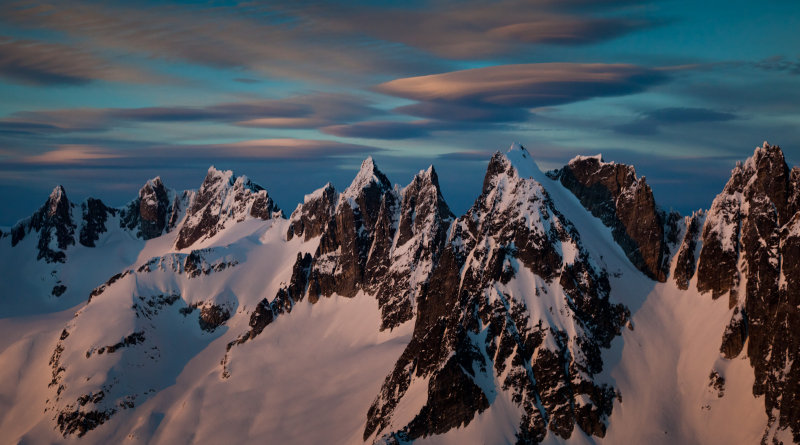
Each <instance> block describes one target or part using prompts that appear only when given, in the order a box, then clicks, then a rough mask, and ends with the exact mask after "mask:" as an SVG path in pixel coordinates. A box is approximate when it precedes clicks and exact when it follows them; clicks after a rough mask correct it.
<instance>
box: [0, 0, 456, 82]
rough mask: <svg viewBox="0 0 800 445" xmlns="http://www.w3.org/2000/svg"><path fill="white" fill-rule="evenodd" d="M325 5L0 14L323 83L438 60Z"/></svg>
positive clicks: (101, 41) (107, 49)
mask: <svg viewBox="0 0 800 445" xmlns="http://www.w3.org/2000/svg"><path fill="white" fill-rule="evenodd" d="M324 9H325V8H324V7H322V8H320V7H317V6H315V5H298V4H295V3H293V2H286V3H282V2H272V3H269V4H265V5H258V4H242V5H196V4H195V5H192V4H179V5H175V4H171V5H170V4H158V5H154V4H152V3H148V4H146V5H142V4H140V2H136V1H131V2H116V3H112V2H104V3H96V2H88V1H72V2H58V3H37V2H33V3H27V4H12V3H8V2H6V3H4V4H0V21H3V22H5V23H7V24H10V25H12V26H14V27H20V28H32V29H36V30H44V31H47V32H50V33H53V32H55V33H60V34H62V35H63V36H64V40H65V41H66V42H68V43H69V44H73V45H76V47H77V48H80V50H84V51H87V50H90V51H92V52H95V53H101V52H102V53H111V54H115V55H120V56H126V57H127V56H136V57H142V56H143V57H148V58H155V59H161V60H166V61H169V62H188V63H192V64H197V65H203V66H209V67H214V68H223V69H245V70H249V71H252V72H256V73H260V74H265V75H268V76H277V77H289V78H292V79H306V80H315V81H323V82H328V83H332V82H334V81H349V82H357V79H358V78H359V77H361V76H363V75H365V74H373V73H384V74H386V73H397V72H401V73H409V74H410V73H412V72H419V71H424V70H426V69H437V68H442V64H440V63H439V62H437V61H436V60H435V59H434V58H432V57H428V56H425V55H424V54H422V53H420V52H419V51H415V50H412V49H410V48H407V47H406V48H402V47H397V45H394V44H392V43H390V42H386V41H382V40H379V39H375V38H372V37H370V36H368V35H366V34H365V33H363V32H362V31H361V30H358V29H352V30H333V29H331V27H330V26H327V24H326V23H327V18H326V11H325V10H324ZM241 77H243V76H241ZM361 78H362V80H363V77H361Z"/></svg>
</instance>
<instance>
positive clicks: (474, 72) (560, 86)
mask: <svg viewBox="0 0 800 445" xmlns="http://www.w3.org/2000/svg"><path fill="white" fill-rule="evenodd" d="M666 80H667V77H666V75H665V74H663V73H661V72H659V71H657V70H653V69H649V68H643V67H638V66H634V65H624V64H580V63H533V64H523V65H498V66H492V67H487V68H476V69H470V70H463V71H453V72H448V73H443V74H434V75H428V76H418V77H407V78H401V79H395V80H392V81H389V82H386V83H382V84H380V85H377V86H376V87H375V88H374V89H375V91H377V92H380V93H383V94H388V95H392V96H397V97H402V98H405V99H410V100H415V101H417V103H415V104H411V105H406V106H402V107H399V108H396V109H395V111H397V112H402V113H406V114H410V115H413V116H417V117H425V118H428V119H438V120H443V121H456V122H487V123H493V122H520V121H525V120H528V119H529V118H530V117H531V113H530V111H529V110H530V109H532V108H537V107H547V106H553V105H563V104H568V103H572V102H579V101H582V100H587V99H591V98H595V97H607V96H622V95H627V94H634V93H638V92H641V91H644V90H646V89H647V88H649V87H651V86H653V85H656V84H659V83H661V82H664V81H666Z"/></svg>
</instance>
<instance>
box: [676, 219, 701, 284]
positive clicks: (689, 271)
mask: <svg viewBox="0 0 800 445" xmlns="http://www.w3.org/2000/svg"><path fill="white" fill-rule="evenodd" d="M704 222H705V212H702V211H700V212H695V213H694V214H692V216H687V217H686V218H685V219H684V225H685V227H686V233H685V234H684V236H683V241H682V242H681V245H680V247H679V248H678V253H677V258H676V259H675V270H674V271H673V273H672V277H673V279H674V280H675V284H677V285H678V288H680V289H683V290H686V289H689V281H691V279H692V277H694V271H695V269H696V268H697V256H698V252H699V251H698V248H699V247H700V244H701V242H700V241H701V240H700V229H701V228H702V227H703V223H704Z"/></svg>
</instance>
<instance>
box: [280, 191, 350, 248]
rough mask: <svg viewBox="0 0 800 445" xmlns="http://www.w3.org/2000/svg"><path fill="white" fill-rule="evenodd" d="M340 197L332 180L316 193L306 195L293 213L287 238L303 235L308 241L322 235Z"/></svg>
mask: <svg viewBox="0 0 800 445" xmlns="http://www.w3.org/2000/svg"><path fill="white" fill-rule="evenodd" d="M338 199H339V195H338V194H337V193H336V189H334V188H333V185H331V183H330V182H329V183H327V184H325V187H323V188H321V189H319V190H317V191H315V192H314V193H312V194H310V195H306V196H305V199H304V200H303V204H300V205H298V206H297V209H295V211H294V212H293V213H292V216H291V223H290V224H289V230H288V231H287V233H286V239H289V240H291V239H292V238H293V237H295V236H303V237H304V239H305V240H306V241H307V240H309V239H311V238H315V237H318V236H320V235H322V231H323V230H324V229H325V227H327V225H328V222H329V221H330V220H331V217H333V214H334V212H335V211H336V202H337V200H338Z"/></svg>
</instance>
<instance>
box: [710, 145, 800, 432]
mask: <svg viewBox="0 0 800 445" xmlns="http://www.w3.org/2000/svg"><path fill="white" fill-rule="evenodd" d="M799 176H800V172H798V169H797V167H795V168H794V169H792V170H789V167H788V166H787V165H786V161H785V160H784V156H783V152H782V151H781V149H780V147H778V146H776V145H770V144H768V143H767V142H764V144H763V145H762V146H760V147H757V148H756V149H755V151H754V152H753V155H752V156H751V157H750V158H748V159H747V161H745V162H744V163H739V164H737V166H736V168H734V169H733V171H732V172H731V177H730V179H729V180H728V183H727V184H726V185H725V188H724V190H723V191H722V193H720V194H719V195H718V196H717V197H716V198H715V199H714V203H713V204H712V206H711V209H710V210H709V212H708V216H707V218H706V221H705V224H704V226H703V234H702V243H703V247H702V249H701V251H700V258H699V260H698V266H697V289H698V290H699V291H700V292H703V293H711V297H712V298H719V297H721V296H723V295H725V294H726V293H727V294H728V305H729V307H730V308H731V321H730V323H729V325H728V328H727V329H726V331H725V333H724V334H723V338H722V344H721V347H720V353H721V355H722V356H723V357H725V358H727V359H733V358H735V357H737V356H739V354H740V353H741V352H742V351H743V350H744V347H745V346H747V358H748V359H749V360H750V364H751V365H752V366H753V369H754V370H755V383H754V384H753V394H754V395H757V396H760V395H763V396H764V397H765V408H766V412H767V416H768V418H769V422H770V426H769V427H768V428H767V431H766V433H765V437H764V442H765V443H768V442H771V441H772V440H771V437H768V436H770V434H774V433H775V431H776V430H787V429H789V430H791V431H792V433H793V435H794V440H795V441H800V400H799V399H798V398H797V397H796V388H798V387H800V360H799V358H800V357H798V354H800V333H798V331H797V329H796V326H797V324H798V323H800V290H799V289H800V282H798V278H797V277H798V276H800V208H798V204H797V203H798V202H799V201H800V187H799V186H798V185H799V184H798V177H799Z"/></svg>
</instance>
